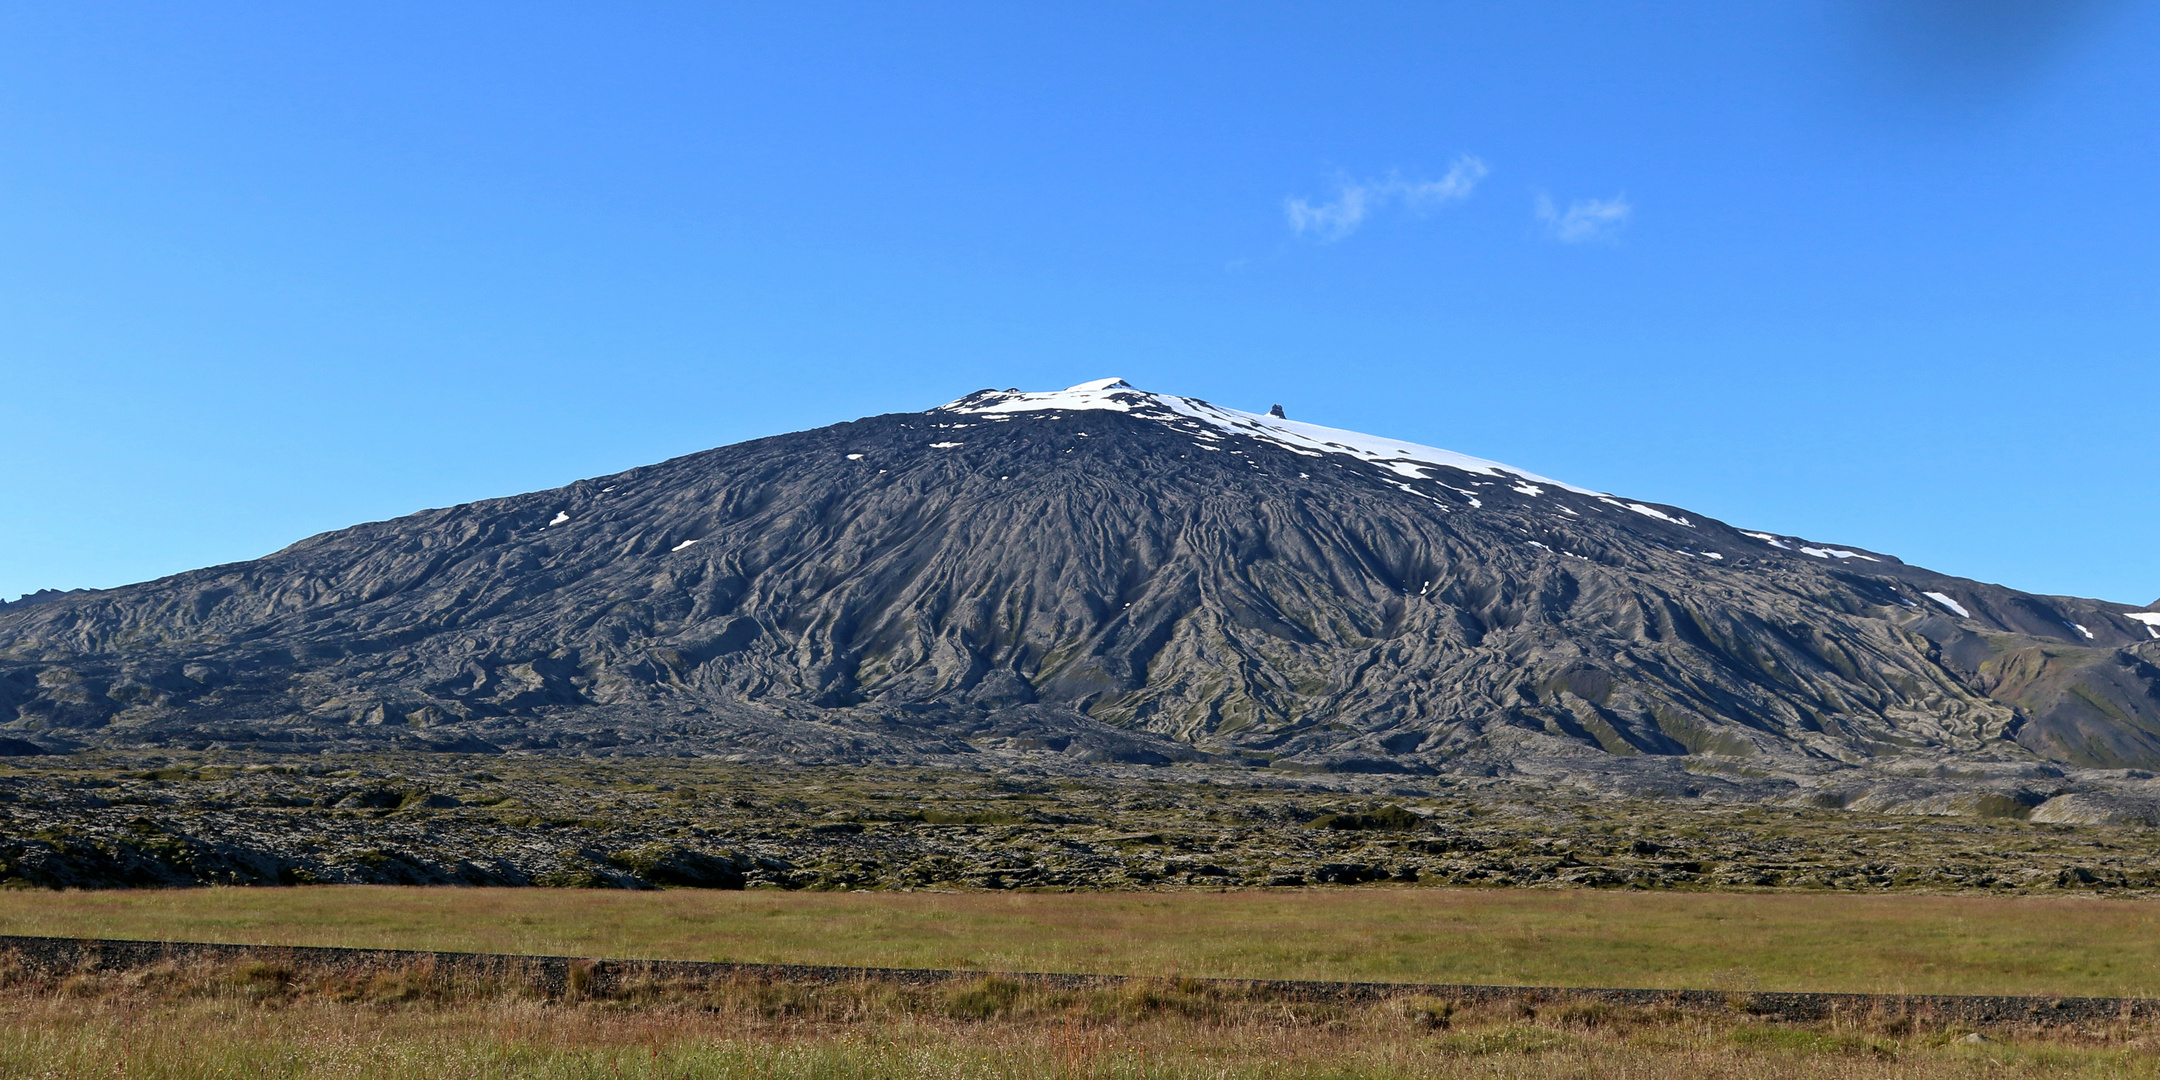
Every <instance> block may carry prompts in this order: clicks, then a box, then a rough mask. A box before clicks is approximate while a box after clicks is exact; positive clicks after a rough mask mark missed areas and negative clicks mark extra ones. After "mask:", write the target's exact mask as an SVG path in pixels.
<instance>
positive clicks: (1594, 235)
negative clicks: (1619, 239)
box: [1537, 195, 1635, 244]
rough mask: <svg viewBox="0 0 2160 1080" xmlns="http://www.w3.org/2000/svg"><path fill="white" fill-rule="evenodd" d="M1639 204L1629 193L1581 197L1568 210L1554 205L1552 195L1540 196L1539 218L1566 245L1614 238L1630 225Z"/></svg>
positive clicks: (1551, 234) (1538, 201)
mask: <svg viewBox="0 0 2160 1080" xmlns="http://www.w3.org/2000/svg"><path fill="white" fill-rule="evenodd" d="M1634 212H1635V207H1634V206H1633V205H1631V204H1630V203H1629V202H1628V201H1627V196H1625V195H1615V196H1613V197H1612V198H1610V199H1577V200H1575V201H1574V202H1571V203H1569V204H1568V207H1567V209H1566V210H1562V209H1560V208H1559V207H1557V206H1554V205H1553V201H1552V199H1551V198H1550V197H1548V196H1545V195H1540V196H1538V197H1537V218H1538V220H1539V221H1542V222H1544V223H1545V232H1546V234H1547V235H1549V236H1551V237H1552V238H1553V239H1555V240H1558V241H1560V242H1561V243H1563V244H1580V243H1582V242H1583V241H1585V240H1610V239H1612V238H1613V236H1614V235H1615V234H1617V233H1618V232H1619V231H1620V228H1621V226H1623V225H1626V224H1627V222H1628V217H1629V215H1631V214H1633V213H1634Z"/></svg>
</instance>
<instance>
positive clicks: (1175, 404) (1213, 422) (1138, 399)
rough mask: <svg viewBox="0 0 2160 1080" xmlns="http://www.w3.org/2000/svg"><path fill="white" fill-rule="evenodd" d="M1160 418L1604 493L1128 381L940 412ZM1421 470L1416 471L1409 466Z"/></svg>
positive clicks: (994, 398) (986, 400) (1007, 393)
mask: <svg viewBox="0 0 2160 1080" xmlns="http://www.w3.org/2000/svg"><path fill="white" fill-rule="evenodd" d="M1061 409H1062V410H1068V411H1075V412H1079V411H1087V410H1103V411H1108V412H1122V413H1139V414H1142V415H1149V414H1153V417H1154V418H1157V419H1163V420H1181V419H1182V420H1196V421H1199V422H1200V423H1203V424H1206V425H1208V426H1209V427H1213V428H1216V429H1218V430H1220V431H1224V432H1228V433H1230V434H1232V435H1244V436H1247V437H1250V438H1255V439H1261V440H1264V441H1267V442H1270V443H1274V444H1275V445H1277V446H1280V447H1282V448H1284V449H1286V450H1289V451H1291V452H1293V453H1298V454H1303V455H1305V456H1307V457H1319V456H1321V455H1322V454H1340V455H1343V456H1345V457H1353V458H1357V459H1358V460H1360V461H1367V462H1372V463H1374V464H1377V465H1382V466H1385V467H1387V468H1389V469H1393V470H1395V471H1396V472H1397V473H1398V474H1400V475H1406V476H1407V475H1412V474H1411V473H1409V472H1405V471H1404V467H1403V466H1404V463H1407V462H1418V463H1423V464H1426V465H1444V466H1446V467H1448V468H1451V469H1460V470H1462V471H1464V472H1468V473H1476V474H1478V475H1480V476H1491V477H1496V478H1499V479H1504V480H1519V481H1527V482H1529V483H1531V484H1534V485H1550V486H1552V487H1556V488H1563V489H1566V490H1568V491H1572V492H1574V493H1576V494H1578V495H1603V494H1604V492H1602V491H1592V490H1590V489H1589V488H1581V487H1576V486H1575V485H1573V484H1568V483H1563V482H1561V481H1558V480H1554V479H1552V478H1550V477H1545V476H1539V475H1537V474H1535V473H1528V472H1524V471H1523V470H1521V469H1518V468H1516V467H1514V466H1512V465H1503V464H1501V463H1500V462H1497V461H1487V460H1485V459H1484V458H1474V457H1471V456H1469V455H1468V454H1458V453H1456V452H1455V451H1453V450H1442V449H1439V448H1438V447H1432V446H1421V445H1419V444H1417V443H1412V442H1403V441H1401V440H1399V439H1387V438H1382V437H1380V436H1377V435H1366V434H1364V433H1362V432H1356V431H1345V430H1343V429H1341V428H1331V427H1321V426H1320V425H1318V424H1307V423H1303V422H1301V421H1297V420H1285V419H1283V418H1281V417H1276V416H1268V415H1265V414H1262V413H1249V412H1243V411H1241V410H1238V409H1225V408H1223V407H1222V406H1220V405H1213V404H1210V403H1208V402H1205V401H1202V400H1200V399H1199V398H1188V397H1174V396H1171V395H1169V394H1154V393H1149V392H1148V391H1145V390H1141V389H1139V388H1137V387H1135V386H1133V385H1132V384H1131V383H1128V382H1126V381H1125V380H1123V379H1097V380H1095V381H1094V382H1084V383H1081V384H1080V385H1078V386H1071V387H1067V388H1065V389H1063V390H1051V391H1045V392H1041V393H1025V392H1021V391H1017V390H1003V391H999V390H984V391H980V392H977V393H973V394H969V395H968V396H966V397H964V398H961V399H960V400H958V401H954V402H951V403H949V404H946V405H941V406H939V407H938V408H936V409H934V410H932V411H933V412H948V413H965V414H969V415H987V416H993V417H994V416H997V415H1000V414H1011V413H1023V412H1048V411H1053V410H1061ZM1410 468H1415V466H1414V465H1413V466H1410Z"/></svg>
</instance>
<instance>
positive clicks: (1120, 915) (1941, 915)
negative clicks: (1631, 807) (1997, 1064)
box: [0, 886, 2160, 996]
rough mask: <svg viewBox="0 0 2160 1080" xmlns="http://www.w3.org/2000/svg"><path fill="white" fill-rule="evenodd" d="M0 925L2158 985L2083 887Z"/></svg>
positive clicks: (1469, 969) (1401, 972)
mask: <svg viewBox="0 0 2160 1080" xmlns="http://www.w3.org/2000/svg"><path fill="white" fill-rule="evenodd" d="M0 933H11V934H47V935H62V936H80V937H122V938H149V939H167V940H196V941H229V942H243V943H270V944H289V945H350V946H366V947H379V948H415V949H446V950H473V951H482V952H523V953H549V954H568V955H578V956H620V957H650V958H669V959H687V960H737V961H762V962H776V963H811V964H848V965H870V966H896V967H939V968H972V969H978V970H1010V971H1079V972H1095V973H1118V974H1133V975H1180V974H1181V975H1192V976H1226V977H1236V978H1296V979H1358V980H1382V981H1399V982H1444V983H1504V984H1545V985H1572V986H1635V987H1653V988H1677V987H1690V988H1707V989H1732V990H1825V991H1858V992H1893V993H1967V994H1972V993H1985V994H1992V993H2004V994H2062V995H2138V996H2145V995H2155V994H2160V905H2155V904H2153V903H2151V902H2147V901H2138V900H2121V899H2112V900H2111V899H2095V898H2083V897H1988V896H1928V895H1913V894H1903V895H1849V894H1835V893H1799V894H1792V893H1785V894H1779V893H1752V894H1714V893H1662V892H1640V893H1638V892H1612V891H1526V890H1464V889H1395V888H1362V889H1356V890H1313V891H1281V890H1269V891H1246V892H1225V893H1156V894H1014V893H952V894H936V893H793V892H790V893H783V892H763V891H752V892H735V893H728V892H705V891H692V890H670V891H666V892H643V893H626V892H610V891H582V890H580V891H568V890H555V889H448V888H435V889H425V888H395V887H385V886H349V887H346V886H340V887H313V888H293V889H192V890H178V891H139V892H128V891H121V892H76V893H53V892H38V891H12V890H11V891H7V892H0Z"/></svg>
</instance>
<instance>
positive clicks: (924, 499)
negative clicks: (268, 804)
mask: <svg viewBox="0 0 2160 1080" xmlns="http://www.w3.org/2000/svg"><path fill="white" fill-rule="evenodd" d="M0 720H4V723H0V733H4V734H5V735H7V736H9V737H11V738H16V739H23V740H29V741H32V742H36V743H38V744H40V745H42V746H45V747H46V748H48V749H54V750H65V749H69V748H74V747H81V746H112V747H139V746H187V747H198V748H199V747H207V746H235V747H242V746H244V747H253V748H255V749H258V750H260V751H264V752H271V751H277V750H290V751H314V750H320V749H324V748H332V747H335V748H346V749H358V748H364V747H367V746H378V747H382V748H386V749H387V748H393V747H400V748H410V749H442V750H463V751H477V752H488V751H495V750H548V751H557V752H577V753H605V754H681V753H693V754H722V755H742V756H743V757H744V758H745V759H748V760H771V761H800V762H848V761H860V762H881V761H892V762H903V761H927V760H931V759H940V760H949V759H951V758H953V757H955V756H963V757H964V756H970V755H991V756H993V757H1000V758H1007V759H1026V760H1035V761H1040V762H1045V763H1052V764H1056V763H1068V764H1074V765H1078V764H1081V763H1089V762H1094V763H1126V764H1139V763H1162V762H1170V761H1190V762H1195V763H1199V764H1203V765H1205V764H1212V765H1213V766H1217V767H1224V768H1236V767H1244V766H1272V767H1276V768H1287V769H1302V770H1309V771H1313V772H1336V773H1393V774H1424V775H1447V774H1460V775H1470V776H1486V777H1491V776H1504V775H1522V776H1533V775H1540V776H1547V777H1558V778H1566V777H1608V778H1610V777H1615V776H1626V775H1632V774H1630V772H1629V770H1634V771H1635V773H1637V774H1640V775H1645V776H1647V775H1652V774H1653V773H1657V770H1658V769H1660V768H1662V769H1663V770H1664V772H1662V773H1657V775H1666V776H1679V775H1683V773H1685V774H1687V775H1695V774H1716V773H1718V772H1719V771H1720V770H1723V771H1725V772H1728V773H1736V772H1741V771H1744V772H1747V774H1748V775H1750V776H1759V777H1783V778H1785V780H1783V781H1781V782H1784V783H1788V784H1790V783H1801V782H1806V783H1816V782H1819V781H1820V778H1823V777H1834V776H1837V775H1840V774H1841V771H1842V770H1855V769H1859V770H1871V769H1872V770H1877V771H1880V770H1882V769H1886V768H1894V769H1899V770H1905V771H1906V772H1907V773H1910V774H1913V775H1920V774H1922V773H1929V772H1930V771H1932V774H1933V775H1952V774H1957V773H1958V770H1961V769H1962V770H1966V771H1967V772H1969V773H1971V774H1972V775H1986V776H1993V775H2015V776H2026V777H2030V776H2046V775H2057V776H2059V775H2064V771H2065V770H2076V769H2086V770H2093V769H2117V770H2119V769H2131V768H2136V769H2151V768H2160V614H2155V613H2154V612H2152V611H2149V610H2146V609H2139V608H2134V607H2130V606H2128V605H2123V604H2111V603H2105V602H2101V601H2095V600H2081V599H2074V598H2068V597H2054V596H2035V595H2029V594H2025V593H2020V592H2016V591H2013V590H2010V589H2006V588H2001V587H1998V586H1993V585H1985V584H1981V583H1978V582H1973V581H1969V580H1965V579H1962V578H1955V577H1949V576H1946V575H1942V574H1938V573H1934V572H1931V571H1928V570H1923V569H1920V568H1918V567H1913V566H1908V565H1905V564H1904V563H1902V562H1900V561H1898V560H1897V559H1895V558H1892V557H1891V556H1888V555H1884V554H1882V553H1879V552H1873V551H1862V550H1858V549H1854V548H1851V547H1849V546H1845V545H1837V544H1827V543H1818V542H1814V541H1808V540H1804V539H1801V538H1798V537H1788V536H1778V535H1771V534H1765V533H1754V532H1745V531H1741V530H1739V529H1735V528H1733V527H1731V526H1728V525H1725V524H1723V523H1721V522H1718V521H1715V520H1712V519H1709V518H1707V517H1704V516H1702V515H1700V514H1697V513H1694V512H1692V511H1688V510H1683V509H1681V508H1677V507H1672V506H1667V505H1663V504H1657V503H1649V502H1644V501H1639V500H1636V499H1632V498H1622V497H1616V496H1611V495H1606V494H1603V493H1599V492H1594V491H1589V490H1586V489H1582V488H1576V487H1572V486H1570V485H1565V484H1561V483H1559V482H1556V481H1552V480H1547V479H1545V478H1542V477H1537V476H1534V475H1531V474H1528V473H1523V472H1521V471H1519V470H1514V469H1510V468H1508V467H1506V466H1501V465H1497V464H1495V463H1491V462H1484V461H1479V460H1478V459H1474V458H1467V457H1463V456H1461V455H1457V454H1453V453H1450V452H1447V451H1441V450H1435V449H1433V448H1430V447H1419V446H1414V445H1412V444H1407V443H1398V442H1395V441H1393V440H1386V439H1378V438H1374V437H1371V436H1364V435H1357V434H1355V433H1351V432H1342V431H1334V430H1332V429H1327V428H1321V427H1316V426H1313V425H1308V424H1302V423H1298V422H1296V421H1292V420H1287V419H1283V418H1281V417H1280V416H1279V415H1260V414H1251V413H1243V412H1237V411H1234V410H1229V409H1222V408H1218V407H1216V406H1212V405H1209V404H1208V403H1206V402H1204V401H1199V400H1197V399H1189V398H1176V397H1169V396H1165V395H1157V394H1150V393H1145V392H1142V391H1139V390H1135V389H1133V388H1131V387H1129V386H1126V385H1125V384H1123V383H1121V382H1117V381H1114V380H1109V381H1105V382H1101V383H1091V384H1086V385H1083V386H1081V387H1075V388H1073V389H1071V390H1068V391H1061V392H1055V393H1041V394H1023V393H1020V392H1017V391H1004V392H991V391H984V392H982V393H978V394H975V395H971V396H969V397H967V398H963V399H961V400H960V401H958V402H955V403H953V404H951V405H948V406H944V407H942V408H939V409H934V410H930V411H928V412H920V413H898V414H892V415H886V416H877V417H871V418H868V419H863V420H858V421H855V422H852V423H844V424H836V425H833V426H831V427H826V428H821V429H818V430H815V431H806V432H800V433H796V434H790V435H782V436H777V437H773V438H767V439H759V440H755V441H751V442H746V443H741V444H737V445H733V446H727V447H722V448H720V449H716V450H709V451H706V452H703V453H698V454H691V455H689V456H686V457H681V458H677V459H675V460H672V461H667V462H663V463H661V464H658V465H653V466H649V467H645V468H639V469H633V470H631V471H628V472H624V473H620V474H617V475H614V476H606V477H600V478H597V479H593V480H585V481H580V482H578V483H574V484H571V485H569V486H567V487H563V488H559V489H556V490H552V491H544V492H536V493H533V494H528V495H519V496H515V497H511V498H504V499H493V500H488V501H484V502H476V503H471V504H468V505H464V506H456V507H451V508H448V509H442V510H429V511H424V512H422V513H418V514H413V515H410V516H407V517H403V518H399V519H396V520H393V521H385V522H376V523H373V524H367V525H360V526H355V527H353V528H350V529H344V530H341V531H338V532H333V533H326V534H324V535H321V536H316V537H312V538H309V539H307V540H303V541H301V542H299V543H297V544H294V545H293V546H291V547H289V548H286V549H285V550H283V551H280V552H277V553H276V554H273V555H270V556H268V557H265V558H262V559H257V560H254V561H251V562H244V563H235V564H232V565H228V566H218V567H211V568H208V569H204V570H198V571H193V572H190V573H185V574H179V575H176V576H173V577H169V578H164V579H161V580H157V581H151V582H146V583H143V584H140V585H132V586H128V587H125V588H118V589H109V590H103V591H96V592H77V593H68V594H60V595H53V596H49V597H45V598H42V602H39V603H35V604H26V605H15V606H10V607H9V608H7V609H6V610H5V611H0ZM1675 762H1679V763H1682V764H1683V765H1684V768H1683V769H1681V770H1680V771H1675V770H1674V767H1673V763H1675ZM1660 763H1663V764H1660ZM2051 770H2052V772H2051ZM1808 778H1816V779H1814V780H1810V779H1808Z"/></svg>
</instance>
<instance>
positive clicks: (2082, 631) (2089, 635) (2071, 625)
mask: <svg viewBox="0 0 2160 1080" xmlns="http://www.w3.org/2000/svg"><path fill="white" fill-rule="evenodd" d="M2063 625H2065V626H2068V627H2069V628H2070V629H2072V630H2075V631H2077V632H2078V633H2080V634H2083V635H2085V640H2087V641H2091V640H2092V639H2093V636H2092V631H2090V630H2087V629H2085V628H2084V627H2083V626H2080V625H2078V624H2077V623H2064V624H2063Z"/></svg>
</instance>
